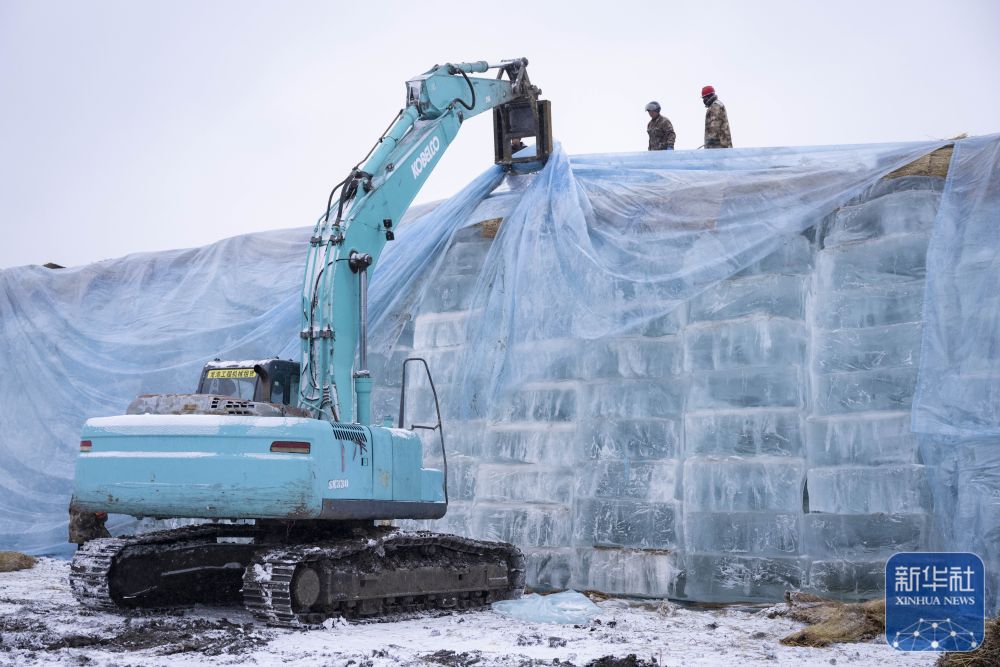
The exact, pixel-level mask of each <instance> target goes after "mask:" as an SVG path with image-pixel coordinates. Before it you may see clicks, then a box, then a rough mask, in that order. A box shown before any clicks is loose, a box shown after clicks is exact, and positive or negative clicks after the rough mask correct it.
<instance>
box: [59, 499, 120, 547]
mask: <svg viewBox="0 0 1000 667" xmlns="http://www.w3.org/2000/svg"><path fill="white" fill-rule="evenodd" d="M107 520H108V514H107V512H82V511H80V510H78V509H76V508H75V507H70V509H69V541H70V542H76V543H77V544H83V543H84V542H88V541H90V540H96V539H97V538H99V537H111V533H109V532H108V529H107V528H105V527H104V524H105V523H106V522H107Z"/></svg>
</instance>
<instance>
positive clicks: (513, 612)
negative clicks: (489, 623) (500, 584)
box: [493, 591, 601, 625]
mask: <svg viewBox="0 0 1000 667" xmlns="http://www.w3.org/2000/svg"><path fill="white" fill-rule="evenodd" d="M493 611H495V612H496V613H498V614H501V615H503V616H510V617H511V618H516V619H518V620H521V621H529V622H532V623H561V624H564V625H583V624H585V623H588V622H590V619H592V618H596V617H597V616H600V615H601V609H600V607H598V606H597V605H596V604H594V603H593V602H591V601H590V600H589V599H588V598H587V596H586V595H583V594H582V593H577V592H576V591H563V592H562V593H552V594H551V595H538V594H537V593H530V594H528V595H525V596H524V597H522V598H520V599H517V600H501V601H499V602H494V603H493Z"/></svg>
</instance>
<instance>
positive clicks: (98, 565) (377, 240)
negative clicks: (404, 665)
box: [70, 58, 552, 627]
mask: <svg viewBox="0 0 1000 667" xmlns="http://www.w3.org/2000/svg"><path fill="white" fill-rule="evenodd" d="M491 70H495V71H496V77H495V78H486V77H475V76H469V75H470V74H476V73H484V72H489V71H491ZM540 94H541V91H540V90H539V89H538V88H537V87H535V86H533V85H532V84H531V82H530V80H529V79H528V73H527V60H525V59H523V58H522V59H516V60H504V61H501V62H499V63H495V64H490V63H487V62H485V61H479V62H470V63H456V64H445V65H440V66H435V67H433V68H431V69H430V70H428V71H427V72H426V73H424V74H422V75H420V76H418V77H415V78H413V79H411V80H410V81H407V82H406V106H405V108H403V109H402V110H401V111H400V112H399V114H398V115H397V116H396V118H395V119H394V120H393V121H392V123H391V124H390V126H389V128H388V129H387V130H386V132H385V133H384V134H383V135H382V136H381V137H380V138H379V140H378V142H377V143H376V144H375V146H374V147H373V148H372V150H371V151H369V154H368V155H367V156H365V158H364V159H363V160H362V161H361V162H359V163H358V164H357V165H355V167H354V168H353V169H351V171H350V173H349V174H348V176H347V177H346V178H345V179H344V180H343V181H341V182H340V183H338V184H337V185H336V186H335V187H334V189H333V190H332V191H331V193H330V196H329V199H328V200H327V206H326V210H325V212H324V214H323V215H322V216H321V217H320V219H319V220H318V221H317V223H316V226H315V229H314V231H313V234H312V237H311V239H310V242H309V252H308V258H307V260H306V267H305V277H304V280H303V287H302V327H301V331H300V332H299V336H300V339H301V360H300V362H299V363H295V362H292V361H284V360H279V359H266V360H242V361H220V360H216V361H214V362H210V363H208V364H207V365H206V366H205V368H204V370H203V371H202V374H201V378H200V381H199V384H198V389H197V391H196V393H194V394H162V395H144V396H140V397H138V398H137V399H135V401H133V402H132V403H131V405H129V407H128V410H127V414H125V415H121V416H116V417H103V418H94V419H89V420H88V421H87V422H86V425H85V426H84V429H83V433H82V436H81V442H80V454H79V457H78V459H77V464H76V479H75V486H74V492H73V498H72V501H71V515H74V514H75V515H77V516H93V515H95V514H103V513H116V514H126V515H132V516H135V517H151V518H159V519H168V518H185V519H191V518H196V519H208V520H211V521H207V522H202V523H199V524H194V525H187V526H184V527H181V528H174V529H170V530H162V531H157V532H150V533H145V534H140V535H134V536H125V537H103V538H98V539H91V540H89V541H85V542H84V543H83V544H81V545H80V547H79V548H78V550H77V553H76V555H75V557H74V559H73V563H72V568H71V575H70V585H71V588H72V591H73V594H74V596H75V597H76V599H77V600H78V601H79V602H80V603H81V604H83V605H85V606H87V607H91V608H95V609H101V610H110V611H113V610H118V609H129V608H160V607H171V606H178V605H189V604H196V603H227V602H237V601H239V600H242V602H243V604H244V605H245V606H246V607H247V608H248V609H249V610H251V611H252V612H253V614H254V615H255V616H256V617H257V618H259V619H261V620H263V621H265V622H267V623H269V624H273V625H283V626H293V627H294V626H309V625H314V624H317V623H322V622H323V621H324V620H325V619H327V618H331V617H347V618H381V617H385V616H392V615H394V614H395V613H399V612H411V611H415V610H422V609H462V608H467V607H475V606H481V605H485V604H489V603H490V602H492V601H494V600H500V599H509V598H513V597H517V596H519V595H520V594H521V591H522V590H523V587H524V558H523V556H522V554H521V553H520V551H518V549H517V548H516V547H514V546H513V545H510V544H506V543H501V542H489V541H481V540H473V539H468V538H465V537H459V536H455V535H446V534H440V533H433V532H427V531H404V530H399V529H397V528H394V527H392V526H391V525H387V520H388V522H391V521H393V520H402V519H436V518H440V517H442V516H444V514H445V512H446V511H447V508H448V490H447V459H446V458H445V451H444V438H443V435H442V423H441V417H440V410H438V411H437V423H436V424H433V425H429V424H424V425H415V424H410V425H407V419H406V414H405V409H404V408H405V406H406V397H405V389H406V385H407V382H406V373H407V370H408V369H410V372H423V373H425V374H426V376H427V378H426V379H427V380H428V381H429V382H428V384H429V386H430V387H431V389H432V390H433V380H431V378H430V370H429V368H428V367H427V364H426V362H424V361H423V360H422V359H408V360H407V361H406V362H405V363H404V365H403V389H402V391H403V395H402V396H401V397H400V398H401V400H400V411H399V419H398V421H397V422H396V423H395V425H393V424H391V423H385V424H382V425H374V424H372V423H371V422H372V420H371V401H370V397H371V389H372V386H371V385H372V379H371V376H370V372H369V369H368V358H367V347H366V338H367V328H368V316H367V311H368V282H369V277H370V274H371V273H372V271H373V270H374V267H375V266H376V264H377V262H378V260H379V256H380V254H381V252H382V249H383V247H384V246H385V244H386V243H387V242H388V241H391V240H394V236H395V234H394V231H395V228H396V226H397V224H398V222H399V221H400V219H401V218H402V216H403V214H404V213H405V211H406V210H407V207H408V206H409V205H410V203H411V202H412V201H413V198H414V197H415V196H416V194H417V192H418V191H419V190H420V187H421V186H422V185H423V183H424V182H425V181H426V180H427V177H428V176H429V174H430V173H431V172H432V170H433V169H434V167H435V166H436V165H437V164H438V161H439V160H440V159H441V156H442V154H443V153H444V151H445V149H446V148H447V147H448V146H449V145H450V144H451V142H452V141H453V140H454V139H455V136H456V135H457V133H458V131H459V129H460V128H461V126H462V123H463V122H464V121H466V120H468V119H469V118H471V117H472V116H475V115H477V114H480V113H482V112H484V111H488V110H491V111H492V112H493V122H494V152H495V161H496V163H497V164H500V165H503V166H504V167H505V168H508V169H512V168H515V166H516V168H517V169H518V170H519V171H520V170H524V171H531V170H533V169H538V168H540V167H541V166H542V165H543V164H544V163H545V160H546V159H547V157H548V155H549V153H550V151H551V149H552V133H551V112H550V107H549V102H548V101H546V100H542V99H539V95H540ZM524 138H534V139H535V151H534V153H533V154H530V155H529V154H528V153H531V151H522V152H518V153H516V154H515V153H514V151H515V150H517V148H519V147H520V146H522V145H523V144H522V142H521V140H522V139H524ZM434 401H435V405H436V403H437V397H436V394H434ZM420 428H423V429H429V430H430V431H435V430H436V431H437V432H438V434H437V435H438V439H439V441H440V447H441V460H442V462H443V466H442V467H443V470H436V469H430V468H425V467H423V461H424V451H423V443H422V440H421V438H420V437H419V435H418V434H417V432H416V430H415V429H420ZM435 446H436V445H435Z"/></svg>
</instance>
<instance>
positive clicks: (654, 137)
mask: <svg viewBox="0 0 1000 667" xmlns="http://www.w3.org/2000/svg"><path fill="white" fill-rule="evenodd" d="M646 111H647V112H648V113H649V124H648V125H647V126H646V132H648V133H649V150H651V151H672V150H674V138H675V137H676V136H677V135H675V134H674V126H673V125H671V124H670V121H669V120H668V119H667V117H666V116H661V115H660V103H659V102H650V103H649V104H647V105H646Z"/></svg>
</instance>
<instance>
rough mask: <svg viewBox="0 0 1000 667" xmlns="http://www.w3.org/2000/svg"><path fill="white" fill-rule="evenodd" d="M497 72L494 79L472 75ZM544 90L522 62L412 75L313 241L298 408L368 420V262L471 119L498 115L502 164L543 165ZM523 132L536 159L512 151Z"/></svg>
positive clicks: (546, 137)
mask: <svg viewBox="0 0 1000 667" xmlns="http://www.w3.org/2000/svg"><path fill="white" fill-rule="evenodd" d="M494 69H495V70H497V71H498V72H497V76H496V78H494V79H486V78H480V77H470V76H469V74H475V73H482V72H487V71H489V70H494ZM504 75H506V77H507V78H503V77H504ZM540 93H541V91H540V90H539V89H538V88H536V87H535V86H533V85H532V84H531V82H530V81H529V79H528V73H527V60H526V59H523V58H521V59H516V60H506V61H502V62H500V63H497V64H489V63H487V62H485V61H479V62H472V63H457V64H445V65H438V66H435V67H433V68H431V69H430V70H428V71H427V72H425V73H424V74H422V75H420V76H418V77H416V78H414V79H411V80H410V81H407V83H406V107H405V108H404V109H403V110H402V111H400V112H399V114H398V115H397V116H396V118H395V119H394V120H393V122H392V123H391V124H390V126H389V129H388V130H387V131H386V132H385V134H383V135H382V137H381V138H380V139H379V140H378V142H377V143H376V144H375V146H374V148H373V149H372V151H371V152H370V153H369V155H368V156H366V158H365V159H364V160H362V162H360V163H358V165H356V166H355V167H354V168H353V169H352V170H351V173H350V174H349V175H348V176H347V178H345V179H344V180H343V181H341V182H340V183H339V184H337V186H335V187H334V189H333V191H332V192H331V193H330V198H329V200H328V202H327V209H326V212H325V213H324V215H323V216H321V217H320V219H319V220H318V221H317V223H316V226H315V229H314V231H313V235H312V238H311V239H310V247H309V257H308V260H307V262H306V270H305V278H304V280H303V288H302V330H301V332H300V337H301V340H302V343H301V348H302V363H301V366H300V372H301V378H300V384H299V387H300V390H299V391H300V396H299V407H301V408H305V409H307V410H308V411H309V412H310V413H311V414H313V415H314V416H316V417H318V418H324V419H327V420H329V421H337V422H340V421H345V422H351V421H354V422H357V423H361V424H369V423H371V415H370V412H371V408H370V399H369V397H370V392H371V379H370V377H369V372H368V368H367V349H366V341H365V338H366V335H367V289H368V278H369V273H370V271H371V270H372V267H374V265H375V264H376V262H377V261H378V259H379V256H380V254H381V252H382V248H383V247H384V246H385V244H386V242H387V241H390V240H392V239H393V235H394V233H393V229H394V227H395V226H396V224H397V223H398V222H399V220H400V219H401V218H402V216H403V214H404V213H405V212H406V209H407V208H408V207H409V205H410V203H411V202H412V201H413V199H414V197H416V195H417V193H418V192H419V191H420V188H421V187H422V186H423V184H424V182H425V181H426V180H427V178H428V176H429V175H430V173H431V172H432V171H433V170H434V167H435V166H437V164H438V162H439V160H440V159H441V156H442V155H443V154H444V152H445V150H446V149H447V148H448V146H449V145H451V142H452V141H453V140H454V139H455V136H456V135H457V134H458V131H459V129H460V128H461V126H462V123H463V122H464V121H466V120H468V119H469V118H471V117H472V116H475V115H477V114H480V113H482V112H484V111H488V110H492V111H493V118H494V142H495V146H494V150H495V155H496V162H497V163H498V164H501V165H503V166H505V167H507V168H509V167H510V166H511V165H512V164H514V163H516V162H524V161H526V160H530V161H533V162H535V163H536V164H538V165H541V164H544V161H545V159H546V158H547V157H548V153H549V151H551V146H552V138H551V129H550V128H551V125H550V121H549V118H550V116H549V107H548V102H547V101H544V100H539V99H538V96H539V95H540ZM521 137H534V138H535V141H536V144H535V146H536V154H535V155H534V156H531V157H528V158H524V157H514V156H513V155H512V154H511V145H510V142H511V140H512V139H514V138H521ZM338 193H339V196H337V197H335V195H337V194H338ZM359 344H360V348H359ZM358 351H359V354H356V352H358Z"/></svg>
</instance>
